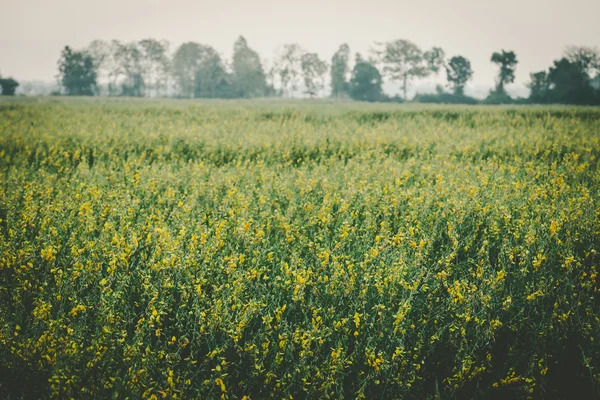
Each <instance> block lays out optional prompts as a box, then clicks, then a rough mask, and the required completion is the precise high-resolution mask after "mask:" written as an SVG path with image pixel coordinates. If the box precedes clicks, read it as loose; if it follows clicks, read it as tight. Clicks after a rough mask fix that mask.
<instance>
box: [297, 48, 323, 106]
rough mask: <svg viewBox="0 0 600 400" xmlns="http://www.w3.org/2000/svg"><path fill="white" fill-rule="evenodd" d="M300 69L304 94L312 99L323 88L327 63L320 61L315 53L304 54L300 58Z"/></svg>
mask: <svg viewBox="0 0 600 400" xmlns="http://www.w3.org/2000/svg"><path fill="white" fill-rule="evenodd" d="M301 68H302V75H303V77H304V86H305V87H306V93H308V95H309V96H310V97H313V96H315V95H316V94H318V93H319V91H321V90H322V89H323V87H324V86H325V74H326V73H327V63H326V62H325V61H323V60H321V59H320V58H319V56H318V55H317V53H305V54H303V55H302V58H301Z"/></svg>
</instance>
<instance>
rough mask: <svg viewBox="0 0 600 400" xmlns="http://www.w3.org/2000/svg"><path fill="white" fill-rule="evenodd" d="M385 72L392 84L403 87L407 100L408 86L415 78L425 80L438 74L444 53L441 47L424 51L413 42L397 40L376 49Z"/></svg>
mask: <svg viewBox="0 0 600 400" xmlns="http://www.w3.org/2000/svg"><path fill="white" fill-rule="evenodd" d="M375 53H376V54H377V56H378V58H379V61H380V62H381V63H382V64H383V72H384V73H385V74H386V75H387V76H388V78H389V79H390V80H391V81H392V82H398V83H400V84H401V85H402V93H403V96H404V98H405V99H406V98H407V91H408V84H409V83H410V81H411V80H413V79H415V78H425V77H427V76H429V75H430V74H432V73H437V72H438V71H439V70H440V68H441V67H442V65H443V60H444V52H443V50H442V49H441V48H439V47H434V48H432V49H431V50H429V51H426V52H425V53H423V51H422V50H421V49H420V48H419V47H418V46H417V45H416V44H414V43H413V42H411V41H409V40H404V39H397V40H394V41H391V42H387V43H384V44H383V48H382V49H381V48H380V49H376V50H375Z"/></svg>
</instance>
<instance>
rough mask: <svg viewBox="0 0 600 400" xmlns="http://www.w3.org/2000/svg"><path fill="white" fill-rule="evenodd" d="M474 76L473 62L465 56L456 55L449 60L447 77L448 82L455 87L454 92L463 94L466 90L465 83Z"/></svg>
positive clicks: (459, 94)
mask: <svg viewBox="0 0 600 400" xmlns="http://www.w3.org/2000/svg"><path fill="white" fill-rule="evenodd" d="M472 76H473V70H472V69H471V62H470V61H469V60H467V59H466V58H465V57H463V56H455V57H452V58H451V59H450V61H448V65H447V66H446V77H447V79H448V84H449V85H451V86H452V87H453V90H454V94H455V95H457V96H462V95H463V94H464V91H465V85H466V84H467V82H468V81H469V80H470V79H471V77H472Z"/></svg>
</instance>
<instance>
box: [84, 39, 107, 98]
mask: <svg viewBox="0 0 600 400" xmlns="http://www.w3.org/2000/svg"><path fill="white" fill-rule="evenodd" d="M110 51H111V47H110V45H109V44H108V43H107V42H105V41H103V40H94V41H92V42H91V43H90V44H89V45H88V47H87V48H86V49H85V52H86V53H87V54H89V55H90V56H91V57H92V60H93V63H94V70H95V71H96V83H97V85H98V94H100V95H102V94H104V93H106V94H110V88H108V91H107V92H103V89H102V86H103V85H102V83H103V82H106V83H107V85H108V86H110V69H109V68H108V67H109V62H110V57H111V53H110Z"/></svg>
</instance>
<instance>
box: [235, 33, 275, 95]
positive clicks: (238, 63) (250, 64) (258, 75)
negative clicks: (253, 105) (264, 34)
mask: <svg viewBox="0 0 600 400" xmlns="http://www.w3.org/2000/svg"><path fill="white" fill-rule="evenodd" d="M232 61H233V62H232V69H233V80H234V83H235V86H236V89H237V90H238V91H239V95H240V96H241V97H261V96H264V95H265V94H266V89H267V82H266V76H265V72H264V70H263V67H262V64H261V62H260V56H259V55H258V53H257V52H256V51H254V50H252V49H251V48H250V47H248V42H247V41H246V39H245V38H244V37H243V36H240V37H239V38H238V39H237V40H236V41H235V44H234V45H233V60H232Z"/></svg>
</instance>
